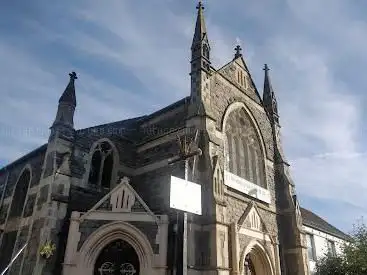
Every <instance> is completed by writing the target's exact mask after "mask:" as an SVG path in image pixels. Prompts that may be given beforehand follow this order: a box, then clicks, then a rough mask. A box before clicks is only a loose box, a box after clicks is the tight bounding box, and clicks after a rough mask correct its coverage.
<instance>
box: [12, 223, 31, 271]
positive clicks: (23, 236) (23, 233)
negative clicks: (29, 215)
mask: <svg viewBox="0 0 367 275" xmlns="http://www.w3.org/2000/svg"><path fill="white" fill-rule="evenodd" d="M28 231H29V227H28V226H24V227H22V228H21V229H19V233H18V238H17V242H16V245H15V247H14V253H17V252H18V251H19V250H20V249H21V248H22V246H23V245H24V244H25V243H26V241H27V238H28ZM22 259H23V257H18V258H17V259H16V260H15V261H14V263H13V265H12V267H11V269H10V272H9V275H18V274H19V271H20V268H21V264H22Z"/></svg>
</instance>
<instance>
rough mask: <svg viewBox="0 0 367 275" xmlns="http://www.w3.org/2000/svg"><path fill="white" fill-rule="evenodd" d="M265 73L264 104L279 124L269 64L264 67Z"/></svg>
mask: <svg viewBox="0 0 367 275" xmlns="http://www.w3.org/2000/svg"><path fill="white" fill-rule="evenodd" d="M263 70H264V71H265V79H264V94H263V103H264V107H265V110H266V111H267V112H268V113H269V114H270V115H271V116H272V118H273V119H274V121H275V122H277V123H279V116H278V104H277V100H276V98H275V93H274V90H273V87H272V85H271V81H270V77H269V70H270V69H269V67H268V65H267V64H265V65H264V69H263Z"/></svg>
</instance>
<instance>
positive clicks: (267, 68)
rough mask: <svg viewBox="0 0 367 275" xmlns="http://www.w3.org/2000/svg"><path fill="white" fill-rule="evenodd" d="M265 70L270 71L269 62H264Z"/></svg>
mask: <svg viewBox="0 0 367 275" xmlns="http://www.w3.org/2000/svg"><path fill="white" fill-rule="evenodd" d="M263 70H264V71H265V72H268V71H270V69H269V67H268V64H264V69H263Z"/></svg>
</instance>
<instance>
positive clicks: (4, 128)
mask: <svg viewBox="0 0 367 275" xmlns="http://www.w3.org/2000/svg"><path fill="white" fill-rule="evenodd" d="M207 2H208V3H205V2H204V4H205V6H206V9H205V16H206V21H207V28H208V36H209V39H210V42H211V47H212V56H213V63H214V65H215V66H216V67H220V66H221V65H223V64H224V63H227V62H228V61H229V60H230V59H232V58H233V54H234V50H233V48H234V47H235V45H236V43H237V42H240V43H241V46H242V48H243V53H244V56H245V59H246V61H247V63H248V66H249V68H250V70H251V73H252V75H253V76H254V78H255V83H256V84H257V87H258V89H259V91H262V85H263V71H262V67H263V64H264V63H268V64H269V66H270V68H271V72H270V73H271V78H272V83H273V86H274V89H275V91H276V95H277V97H278V104H279V112H280V121H281V124H282V126H283V128H282V130H283V131H282V134H283V144H284V146H285V152H286V154H287V157H288V160H289V162H290V164H291V167H292V172H293V178H294V180H295V183H296V186H297V191H298V194H299V197H300V200H301V204H302V205H303V206H304V207H306V208H309V209H312V210H313V211H314V212H316V213H317V214H319V215H321V216H322V217H324V218H327V219H328V221H329V222H331V223H332V224H334V225H336V226H338V227H339V228H341V229H343V230H346V231H349V230H350V229H351V228H352V224H353V223H354V222H355V221H356V220H357V219H358V218H359V217H360V216H362V215H366V214H367V203H366V199H365V197H366V194H367V183H366V181H365V180H366V178H367V146H366V145H365V143H364V140H365V139H366V136H365V135H364V132H365V130H366V128H367V127H366V126H367V124H366V122H365V121H366V120H365V118H366V117H367V113H366V108H363V107H364V106H366V92H367V84H366V83H367V82H366V81H365V79H364V78H365V76H364V75H363V73H364V72H365V71H366V67H367V54H366V53H367V35H366V33H367V21H366V17H365V11H366V10H367V2H366V1H365V0H355V1H348V0H323V1H320V0H307V1H302V0H275V1H274V0H226V1H220V0H210V1H207ZM195 6H196V1H194V0H186V1H182V0H158V1H151V0H149V1H148V0H139V1H133V0H104V1H100V0H77V1H56V2H55V1H54V2H52V3H50V1H47V0H33V1H24V0H13V1H5V2H3V3H2V4H1V6H0V61H1V62H0V83H1V89H0V93H1V108H0V166H3V165H5V164H6V163H8V162H10V161H13V160H15V159H16V158H18V157H19V156H21V155H23V154H24V153H26V152H28V151H30V150H32V149H34V148H35V147H37V146H39V145H41V144H43V143H45V142H46V141H47V138H48V134H49V132H48V127H49V126H50V125H51V124H52V122H53V119H54V117H55V114H56V108H57V101H58V98H59V97H60V95H61V93H62V92H63V89H64V88H65V86H66V84H67V81H68V73H69V72H70V71H72V70H75V71H76V72H77V73H78V75H79V79H78V80H77V83H76V88H77V101H78V106H77V111H76V117H75V124H76V127H77V128H84V127H88V126H92V125H96V124H101V123H106V122H111V121H117V120H121V119H125V118H128V117H132V116H138V115H143V114H147V113H150V112H153V111H155V110H158V109H159V108H161V107H164V106H166V105H168V104H170V103H172V102H174V101H176V100H179V99H181V98H182V97H184V96H187V95H189V91H190V90H189V84H190V82H189V80H190V79H189V65H190V64H189V59H190V45H191V39H192V35H193V28H194V21H195V13H196V10H195Z"/></svg>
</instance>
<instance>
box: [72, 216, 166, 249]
mask: <svg viewBox="0 0 367 275" xmlns="http://www.w3.org/2000/svg"><path fill="white" fill-rule="evenodd" d="M110 222H111V221H108V220H96V221H95V220H85V221H83V222H82V223H81V224H80V226H79V232H80V240H79V243H78V250H80V248H81V247H82V246H83V244H84V242H85V241H86V240H87V239H88V237H89V236H90V234H92V233H93V232H94V231H96V230H97V229H98V228H100V227H101V226H103V225H105V224H108V223H110ZM129 223H130V224H131V225H133V226H135V227H136V228H137V229H139V230H140V231H141V232H142V233H143V234H144V235H145V236H146V237H147V239H148V241H149V243H150V245H151V247H152V249H153V252H154V253H155V254H159V244H156V236H157V233H158V225H157V224H156V223H154V222H142V221H131V222H129Z"/></svg>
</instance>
